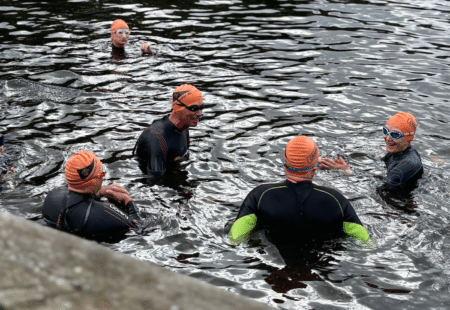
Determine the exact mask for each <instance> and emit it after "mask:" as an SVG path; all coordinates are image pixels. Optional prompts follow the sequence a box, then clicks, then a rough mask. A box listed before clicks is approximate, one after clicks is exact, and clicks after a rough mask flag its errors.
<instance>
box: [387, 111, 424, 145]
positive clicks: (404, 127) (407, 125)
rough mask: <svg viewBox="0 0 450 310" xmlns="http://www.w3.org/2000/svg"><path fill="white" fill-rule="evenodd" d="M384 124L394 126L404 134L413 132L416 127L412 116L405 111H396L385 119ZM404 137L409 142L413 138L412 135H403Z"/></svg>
mask: <svg viewBox="0 0 450 310" xmlns="http://www.w3.org/2000/svg"><path fill="white" fill-rule="evenodd" d="M386 125H392V126H395V127H397V128H398V129H400V130H401V132H402V133H404V134H407V133H415V132H416V128H417V122H416V119H415V118H414V116H412V115H411V114H409V113H406V112H398V113H397V114H395V115H394V116H392V117H391V118H390V119H389V120H388V121H387V123H386ZM405 139H406V141H408V142H411V141H412V140H413V139H414V135H410V136H405Z"/></svg>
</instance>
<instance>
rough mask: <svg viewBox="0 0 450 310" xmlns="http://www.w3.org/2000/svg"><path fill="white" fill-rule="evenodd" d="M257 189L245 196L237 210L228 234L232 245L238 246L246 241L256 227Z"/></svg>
mask: <svg viewBox="0 0 450 310" xmlns="http://www.w3.org/2000/svg"><path fill="white" fill-rule="evenodd" d="M257 197H259V196H258V188H256V189H254V190H253V191H251V192H250V194H248V195H247V197H246V198H245V200H244V202H243V203H242V206H241V208H240V210H239V213H238V216H237V218H236V220H235V222H234V223H233V226H232V227H231V230H230V232H229V233H228V237H229V240H230V242H231V243H232V244H240V243H241V242H243V241H245V240H247V239H248V237H249V235H250V233H251V231H252V230H253V228H255V227H256V222H257V217H256V209H257V207H258V201H257Z"/></svg>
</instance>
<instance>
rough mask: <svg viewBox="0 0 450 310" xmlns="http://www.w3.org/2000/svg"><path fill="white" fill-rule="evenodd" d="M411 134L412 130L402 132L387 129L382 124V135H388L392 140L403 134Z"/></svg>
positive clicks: (401, 136) (412, 133)
mask: <svg viewBox="0 0 450 310" xmlns="http://www.w3.org/2000/svg"><path fill="white" fill-rule="evenodd" d="M412 135H414V132H410V133H403V132H398V131H389V129H387V128H386V127H385V126H383V136H390V137H391V138H392V140H398V139H400V138H403V137H404V136H412Z"/></svg>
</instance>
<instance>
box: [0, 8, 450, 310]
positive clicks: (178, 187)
mask: <svg viewBox="0 0 450 310" xmlns="http://www.w3.org/2000/svg"><path fill="white" fill-rule="evenodd" d="M447 11H449V4H448V3H447V2H442V1H437V0H432V1H416V0H412V1H408V2H405V1H400V0H394V1H389V2H387V1H375V0H373V1H372V0H368V1H351V2H348V1H345V2H343V1H332V0H318V1H294V2H292V1H291V2H288V1H282V0H277V1H263V2H258V3H256V2H253V1H232V2H230V1H227V2H224V1H219V0H211V1H203V0H202V1H198V2H195V3H187V2H179V1H178V2H174V3H172V2H171V3H162V2H154V1H153V2H151V3H150V2H148V1H138V2H134V3H127V4H126V5H124V4H123V3H114V2H108V3H105V2H103V1H84V2H82V1H78V2H67V3H66V2H58V5H57V6H55V5H54V4H53V2H48V3H44V2H20V1H14V0H6V1H3V2H2V3H1V4H0V16H1V22H0V29H1V30H2V32H1V34H0V36H1V44H0V108H1V110H2V113H0V126H2V127H5V128H6V132H5V133H6V135H7V136H8V143H9V145H10V146H11V148H10V149H8V150H7V152H6V153H5V156H8V158H9V159H10V160H11V162H12V164H13V166H14V167H17V169H16V170H17V171H16V173H17V174H16V178H15V180H14V182H13V184H12V185H11V187H10V188H8V189H5V190H3V191H2V192H1V194H0V195H1V196H0V209H1V210H6V211H8V212H11V213H13V214H15V215H19V216H22V217H27V218H34V219H36V218H38V217H39V215H40V214H41V211H42V209H41V208H42V203H43V200H44V197H45V195H46V193H47V192H48V191H49V190H51V189H53V188H56V187H58V186H61V185H62V184H64V179H63V167H64V162H65V160H66V159H67V158H68V157H69V156H70V155H71V154H73V153H74V152H76V151H78V150H81V149H86V150H91V151H93V152H94V153H95V154H96V155H97V156H98V157H99V158H102V160H104V162H105V165H106V167H107V169H108V172H112V173H110V174H109V179H108V180H106V181H105V182H116V183H119V184H121V185H124V186H125V187H126V188H127V189H128V190H129V192H130V194H131V196H132V197H133V198H134V199H135V200H136V204H138V205H139V206H141V210H142V211H143V215H144V216H146V217H147V219H149V222H150V226H149V227H148V229H147V231H148V233H147V234H146V235H144V236H129V237H128V238H127V239H125V240H123V241H121V242H120V243H116V244H105V246H108V247H110V248H112V249H114V250H116V251H121V252H124V253H128V254H130V255H132V256H134V257H136V258H138V259H141V260H148V261H151V262H154V263H156V264H158V265H161V266H164V267H166V268H169V269H172V270H175V271H177V272H181V273H184V274H188V275H191V276H193V277H197V278H199V279H202V280H203V281H206V282H209V283H212V284H215V285H217V286H221V287H224V288H225V289H227V290H230V291H233V292H236V293H239V294H242V295H244V296H249V297H251V298H254V299H256V300H259V301H262V302H265V303H268V304H270V305H273V306H276V307H279V308H282V309H294V308H298V309H302V308H304V309H311V308H315V309H323V308H327V307H330V305H333V306H334V307H342V308H360V309H366V308H368V309H372V308H381V307H384V308H404V307H405V304H406V303H407V305H408V307H410V308H412V309H427V308H434V309H446V308H448V307H447V305H448V304H449V303H450V297H449V294H448V293H449V290H450V288H449V281H450V276H449V270H450V266H449V260H448V257H449V255H450V243H449V242H448V240H450V238H449V237H450V235H449V232H448V231H449V230H448V227H449V225H450V216H449V212H450V210H449V207H448V199H449V197H450V194H449V190H448V183H449V179H450V176H449V173H448V162H449V161H450V152H449V148H448V141H449V140H450V133H449V132H448V130H446V128H447V127H448V126H447V124H448V119H450V110H449V108H448V103H449V100H448V98H447V97H448V96H447V93H448V91H447V88H448V87H449V83H448V82H447V81H448V80H449V72H448V50H449V48H450V46H449V44H448V42H447V41H448V40H447V38H448V37H449V31H450V30H449V27H448V18H447V15H446V12H447ZM115 18H126V19H127V20H129V26H130V29H131V30H132V31H133V38H131V40H130V42H128V45H129V46H127V55H126V56H127V57H126V58H123V59H120V60H116V59H114V57H112V55H111V53H112V51H111V47H110V44H111V43H110V33H109V26H110V24H111V21H112V20H113V19H115ZM143 42H150V43H151V44H152V46H157V48H158V55H156V56H152V57H143V56H142V55H141V52H140V51H139V45H140V43H143ZM128 47H129V48H128ZM183 83H191V84H195V85H196V86H198V88H199V89H201V90H202V92H203V93H204V95H205V96H204V98H205V103H206V104H207V109H206V110H205V118H204V120H203V121H202V122H200V123H199V125H198V127H197V128H196V130H195V131H192V133H191V134H192V136H191V140H192V141H193V142H194V143H193V145H192V146H191V148H190V159H189V161H187V162H186V163H185V164H183V165H182V166H181V167H180V170H178V171H176V173H175V175H173V176H172V177H170V178H168V179H167V180H166V183H164V184H162V185H158V186H154V187H151V188H150V187H149V186H148V184H147V183H146V181H145V175H144V174H143V173H142V172H141V171H140V169H139V167H138V165H137V162H136V161H135V159H133V158H132V156H131V152H132V149H133V147H134V143H135V141H136V139H137V137H138V136H139V134H140V133H141V132H142V130H143V129H144V128H146V127H147V126H148V124H151V123H152V121H153V120H155V119H158V118H161V117H162V116H163V115H166V114H167V113H168V112H169V111H170V108H171V106H170V103H169V102H168V100H167V98H169V97H170V94H171V91H172V90H173V89H174V88H175V87H176V86H178V85H181V84H183ZM397 111H408V112H409V113H411V114H413V115H415V116H417V117H416V119H417V121H418V124H419V125H418V131H417V141H416V140H415V148H417V150H418V151H419V153H420V154H421V156H422V161H423V164H424V168H425V173H424V175H423V177H422V179H421V180H420V181H419V182H418V184H417V187H415V188H413V189H412V190H411V191H410V192H409V193H408V194H405V195H400V193H398V195H392V194H388V193H386V192H384V191H383V190H378V189H377V188H378V187H379V186H380V185H381V182H380V181H379V179H377V176H382V175H384V173H385V167H384V165H383V163H382V162H381V161H379V158H381V157H382V156H383V155H384V154H383V153H384V152H383V143H384V142H383V140H382V137H381V136H380V135H379V131H380V128H381V126H382V125H383V124H384V121H385V120H386V119H388V117H389V116H391V115H393V114H395V113H396V112H397ZM299 134H303V135H307V136H310V137H313V139H314V140H315V141H316V143H317V144H318V146H319V148H320V149H321V151H322V155H323V156H327V157H333V158H334V157H336V155H338V154H341V155H344V156H346V158H347V159H348V162H349V164H350V166H351V167H352V170H354V172H355V174H354V175H352V176H341V175H339V174H336V173H334V172H331V173H328V172H320V173H318V174H317V183H318V184H319V185H323V186H331V187H335V188H337V189H338V190H340V191H341V192H342V193H343V194H344V196H346V197H349V198H350V200H351V202H352V205H353V206H354V208H355V210H356V212H357V213H358V216H359V217H360V219H361V221H362V222H363V223H364V224H365V226H366V227H367V229H368V231H369V233H370V234H371V235H372V236H373V238H374V240H375V243H376V246H375V248H373V249H367V250H364V249H360V248H358V247H357V246H355V245H353V244H352V243H348V242H346V241H343V242H342V243H341V244H340V245H339V244H337V245H336V247H333V248H331V249H330V250H329V251H328V252H327V253H326V255H325V256H324V258H323V260H325V261H324V262H323V263H322V260H321V261H320V262H319V263H318V264H316V265H308V267H305V268H304V269H302V268H300V267H299V268H298V269H296V268H297V266H293V265H290V264H289V263H288V262H285V261H284V260H283V258H282V256H281V255H280V253H279V251H278V249H276V248H274V247H273V245H271V243H270V242H267V243H266V242H263V243H262V244H259V245H258V246H253V245H252V244H247V245H242V246H239V247H236V248H234V247H232V246H230V245H229V244H228V243H227V239H226V234H225V231H224V227H225V224H226V223H227V222H228V221H230V220H232V219H234V218H235V217H236V214H237V211H238V209H239V206H240V203H241V202H242V200H243V198H244V197H245V196H246V195H247V194H248V192H249V191H250V190H251V189H252V188H254V187H255V186H257V185H259V184H261V183H269V182H276V181H280V180H281V179H282V175H281V174H280V169H279V168H280V167H281V160H280V158H281V154H280V150H282V149H284V146H285V145H286V143H287V141H289V140H290V138H292V137H294V136H296V135H299ZM2 156H3V155H2ZM434 156H438V157H439V158H440V159H441V160H442V162H444V164H439V163H438V162H436V161H435V160H433V158H434ZM24 193H27V196H25V195H24ZM261 240H264V237H261ZM319 252H320V250H319ZM187 262H189V263H187ZM255 266H259V267H260V268H256V267H255ZM272 274H273V275H272ZM289 278H290V279H291V280H289ZM318 278H320V280H319V279H318Z"/></svg>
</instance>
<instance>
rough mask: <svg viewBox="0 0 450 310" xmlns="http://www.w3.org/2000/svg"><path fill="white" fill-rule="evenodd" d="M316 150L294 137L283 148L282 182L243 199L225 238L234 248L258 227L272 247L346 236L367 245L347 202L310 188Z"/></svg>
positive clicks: (329, 192) (332, 193)
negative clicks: (263, 229)
mask: <svg viewBox="0 0 450 310" xmlns="http://www.w3.org/2000/svg"><path fill="white" fill-rule="evenodd" d="M318 159H319V149H318V147H317V145H316V143H315V142H314V141H313V140H311V139H310V138H308V137H305V136H298V137H296V138H293V139H292V140H291V141H289V142H288V144H287V145H286V150H285V152H284V162H285V164H284V171H285V173H286V180H285V181H283V182H280V183H274V184H266V185H260V186H258V187H256V188H255V189H253V190H252V191H251V192H250V193H249V194H248V195H247V197H246V198H245V200H244V202H243V203H242V206H241V209H240V210H239V213H238V216H237V218H236V220H235V222H234V224H233V226H232V227H231V230H230V232H229V238H230V241H231V242H232V243H235V244H238V243H240V242H242V241H244V240H246V239H247V238H248V235H249V233H250V232H251V231H252V230H253V229H254V228H255V227H256V226H257V224H258V226H259V227H267V228H269V233H270V235H271V236H272V237H273V238H274V240H275V241H276V242H280V243H291V242H292V241H294V242H295V241H296V240H317V239H321V238H328V237H334V236H342V235H349V236H351V237H355V238H357V239H360V240H362V241H364V242H367V241H369V240H370V237H369V234H368V233H367V231H366V229H365V228H364V227H363V226H362V224H361V221H360V220H359V218H358V216H357V215H356V212H355V210H354V209H353V207H352V205H351V204H350V202H349V201H348V200H347V199H346V198H345V197H344V196H343V195H342V194H341V193H339V192H338V191H337V190H334V189H331V188H327V187H323V186H318V185H315V184H313V183H312V179H313V177H314V174H315V171H316V169H317V161H318Z"/></svg>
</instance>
